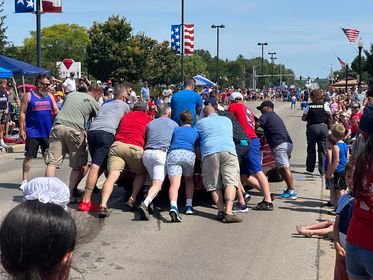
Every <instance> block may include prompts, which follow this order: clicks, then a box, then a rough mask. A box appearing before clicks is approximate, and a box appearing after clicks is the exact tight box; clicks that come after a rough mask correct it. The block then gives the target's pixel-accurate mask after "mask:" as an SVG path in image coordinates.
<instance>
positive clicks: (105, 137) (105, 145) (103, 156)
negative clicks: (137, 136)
mask: <svg viewBox="0 0 373 280" xmlns="http://www.w3.org/2000/svg"><path fill="white" fill-rule="evenodd" d="M87 140H88V150H89V153H90V154H91V158H92V164H96V165H98V166H100V167H101V168H102V169H106V168H107V159H108V156H109V151H110V147H111V144H113V142H114V135H113V134H111V133H109V132H106V131H102V130H93V131H89V132H88V135H87Z"/></svg>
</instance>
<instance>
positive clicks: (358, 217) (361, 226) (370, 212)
mask: <svg viewBox="0 0 373 280" xmlns="http://www.w3.org/2000/svg"><path fill="white" fill-rule="evenodd" d="M364 181H365V182H364V183H365V184H364V188H363V190H362V199H361V200H358V199H357V198H355V202H354V208H353V210H352V218H351V222H350V225H349V227H348V232H347V241H348V242H350V243H351V244H354V245H357V246H359V247H361V248H364V249H367V250H370V251H373V238H372V237H373V171H372V169H371V168H367V170H366V172H365V180H364Z"/></svg>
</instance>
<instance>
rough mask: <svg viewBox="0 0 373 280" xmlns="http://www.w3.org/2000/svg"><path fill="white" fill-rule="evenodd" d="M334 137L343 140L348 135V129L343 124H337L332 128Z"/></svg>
mask: <svg viewBox="0 0 373 280" xmlns="http://www.w3.org/2000/svg"><path fill="white" fill-rule="evenodd" d="M331 131H332V136H333V137H334V138H335V139H336V140H337V141H339V140H342V139H343V138H344V137H345V135H346V129H345V127H344V125H343V124H335V125H333V126H332V129H331Z"/></svg>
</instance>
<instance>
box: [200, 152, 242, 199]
mask: <svg viewBox="0 0 373 280" xmlns="http://www.w3.org/2000/svg"><path fill="white" fill-rule="evenodd" d="M202 180H203V184H204V186H205V189H206V191H208V192H211V191H215V190H219V189H221V188H222V186H228V185H231V186H235V187H236V188H237V186H238V183H239V180H240V167H239V165H238V159H237V156H236V155H234V154H232V153H228V152H221V153H215V154H212V155H209V156H207V157H205V158H204V160H203V162H202Z"/></svg>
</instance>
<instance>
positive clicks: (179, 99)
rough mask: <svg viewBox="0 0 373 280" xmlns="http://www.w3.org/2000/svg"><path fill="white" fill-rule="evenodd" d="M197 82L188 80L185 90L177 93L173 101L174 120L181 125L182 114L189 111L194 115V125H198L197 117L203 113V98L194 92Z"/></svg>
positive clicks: (185, 82)
mask: <svg viewBox="0 0 373 280" xmlns="http://www.w3.org/2000/svg"><path fill="white" fill-rule="evenodd" d="M195 87H196V81H195V80H194V79H193V78H188V79H186V80H185V81H184V90H182V91H179V92H176V93H175V94H174V95H173V96H172V99H171V110H172V119H173V120H174V121H175V122H177V123H178V124H180V113H181V112H183V111H189V112H192V114H193V125H194V124H195V123H196V119H197V117H196V116H197V115H199V113H200V112H201V108H202V98H201V96H200V95H199V94H198V93H197V92H195V91H194V89H195Z"/></svg>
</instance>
